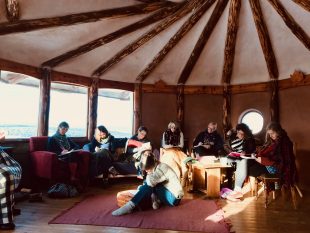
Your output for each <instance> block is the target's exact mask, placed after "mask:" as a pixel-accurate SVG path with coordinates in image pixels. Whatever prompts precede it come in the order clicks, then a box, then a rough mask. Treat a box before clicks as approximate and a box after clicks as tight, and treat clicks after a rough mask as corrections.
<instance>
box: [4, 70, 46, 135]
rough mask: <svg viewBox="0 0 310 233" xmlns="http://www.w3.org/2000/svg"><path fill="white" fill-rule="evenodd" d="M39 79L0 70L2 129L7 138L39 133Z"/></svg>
mask: <svg viewBox="0 0 310 233" xmlns="http://www.w3.org/2000/svg"><path fill="white" fill-rule="evenodd" d="M39 83H40V81H39V79H36V78H33V77H30V76H27V75H24V74H19V73H13V72H8V71H2V70H1V71H0V99H1V114H0V130H2V131H4V132H5V135H6V138H29V137H31V136H35V135H37V121H38V105H39V94H40V91H39Z"/></svg>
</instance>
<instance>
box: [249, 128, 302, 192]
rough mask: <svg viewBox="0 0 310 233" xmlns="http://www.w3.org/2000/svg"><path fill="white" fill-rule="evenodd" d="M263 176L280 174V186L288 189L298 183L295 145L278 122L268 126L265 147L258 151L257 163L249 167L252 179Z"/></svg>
mask: <svg viewBox="0 0 310 233" xmlns="http://www.w3.org/2000/svg"><path fill="white" fill-rule="evenodd" d="M262 174H279V175H280V184H279V185H280V186H281V185H284V187H286V188H289V187H291V186H293V185H294V184H295V183H296V182H297V170H296V164H295V156H294V153H293V143H292V141H291V140H290V138H289V137H288V135H287V133H286V132H285V130H284V129H282V127H281V125H280V124H279V123H277V122H272V123H270V124H269V125H268V126H267V128H266V142H265V145H264V146H263V148H261V149H260V150H259V151H258V153H257V158H256V162H255V163H253V164H251V166H249V176H250V177H258V176H260V175H262ZM252 185H253V183H252Z"/></svg>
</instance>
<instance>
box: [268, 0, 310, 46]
mask: <svg viewBox="0 0 310 233" xmlns="http://www.w3.org/2000/svg"><path fill="white" fill-rule="evenodd" d="M268 1H269V2H270V4H271V5H272V6H273V7H274V8H275V10H276V11H277V12H278V14H279V15H280V16H281V17H282V19H283V21H284V23H285V24H286V26H287V27H288V28H289V29H291V31H292V32H293V33H294V35H295V36H296V37H297V38H298V39H299V40H300V42H301V43H303V44H304V46H305V47H306V48H307V49H308V50H310V37H309V36H308V35H307V33H306V32H305V31H304V30H303V29H302V28H301V27H300V26H299V24H298V23H297V22H296V21H295V20H294V18H293V17H292V16H291V15H290V14H289V13H288V12H287V11H286V9H285V8H284V7H283V5H282V4H281V3H280V2H279V0H268Z"/></svg>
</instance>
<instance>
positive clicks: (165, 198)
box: [131, 182, 181, 206]
mask: <svg viewBox="0 0 310 233" xmlns="http://www.w3.org/2000/svg"><path fill="white" fill-rule="evenodd" d="M152 193H155V195H156V196H157V198H158V199H159V200H160V201H161V202H162V203H164V204H166V205H168V206H177V205H178V204H179V203H180V201H181V199H178V198H176V197H175V196H174V195H173V194H172V193H171V192H170V191H169V190H168V189H166V188H165V186H164V185H162V184H158V185H156V186H155V187H151V186H148V185H147V184H146V183H145V182H144V183H143V185H142V186H140V187H139V189H138V192H137V193H136V195H135V196H134V197H133V198H132V199H131V201H132V202H133V203H134V204H135V205H136V206H137V205H138V204H139V203H141V202H142V201H145V200H146V199H147V200H149V201H150V200H151V195H152Z"/></svg>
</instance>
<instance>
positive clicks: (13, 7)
mask: <svg viewBox="0 0 310 233" xmlns="http://www.w3.org/2000/svg"><path fill="white" fill-rule="evenodd" d="M5 6H6V17H7V18H8V20H9V21H10V22H14V21H16V20H18V19H19V2H18V0H5Z"/></svg>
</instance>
